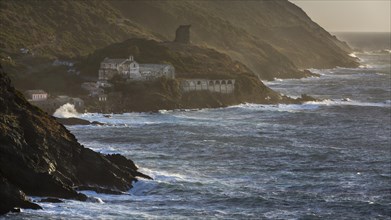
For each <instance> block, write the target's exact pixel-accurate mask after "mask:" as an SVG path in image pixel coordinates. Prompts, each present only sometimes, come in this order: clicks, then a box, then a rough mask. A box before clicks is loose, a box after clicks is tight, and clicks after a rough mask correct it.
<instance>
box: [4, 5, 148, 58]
mask: <svg viewBox="0 0 391 220" xmlns="http://www.w3.org/2000/svg"><path fill="white" fill-rule="evenodd" d="M0 20H1V23H0V24H1V28H2V31H1V32H0V42H1V47H2V48H6V49H11V50H19V48H23V47H24V48H29V49H31V50H32V51H33V52H34V53H35V54H39V55H43V56H60V57H75V56H82V55H86V54H88V53H90V52H92V51H93V50H94V49H96V48H99V47H103V46H106V45H108V44H110V43H113V42H118V41H122V40H124V39H127V38H129V37H135V36H137V37H146V38H151V37H152V38H153V35H152V34H150V33H149V32H148V31H146V30H145V29H143V28H141V27H140V26H138V25H136V24H134V23H133V22H131V21H129V20H126V19H123V18H122V16H121V15H120V13H118V11H117V10H115V9H113V8H112V7H111V6H110V5H109V4H108V3H107V2H104V1H99V2H98V1H50V0H48V1H35V0H32V1H27V0H26V1H22V0H20V1H8V0H5V1H0Z"/></svg>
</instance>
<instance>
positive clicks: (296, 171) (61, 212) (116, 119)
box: [6, 47, 391, 219]
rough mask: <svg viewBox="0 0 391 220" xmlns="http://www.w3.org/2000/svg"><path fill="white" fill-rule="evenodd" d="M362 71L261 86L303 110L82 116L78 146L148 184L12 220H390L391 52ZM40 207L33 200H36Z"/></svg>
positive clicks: (372, 58)
mask: <svg viewBox="0 0 391 220" xmlns="http://www.w3.org/2000/svg"><path fill="white" fill-rule="evenodd" d="M384 49H388V51H387V50H381V51H379V50H375V51H368V50H367V51H361V52H357V53H354V54H351V56H356V57H358V58H359V59H360V62H361V66H360V67H359V68H334V69H324V70H319V69H317V70H315V69H313V70H311V71H313V72H316V73H319V74H320V75H321V76H320V77H313V78H305V79H292V80H281V79H276V80H275V81H270V82H265V83H266V84H267V85H268V86H270V87H271V88H272V89H275V90H277V91H279V92H282V93H284V94H286V95H289V96H291V97H298V96H300V95H301V94H307V95H311V96H314V97H316V98H319V99H322V101H318V102H307V103H304V104H301V105H284V104H279V105H258V104H251V103H244V104H241V105H237V106H231V107H227V108H218V109H200V110H174V111H165V110H161V111H160V112H158V113H126V114H113V115H112V117H111V118H108V117H104V116H103V115H101V114H95V113H87V114H82V115H79V117H81V118H84V119H88V120H93V121H99V122H104V123H107V124H106V125H103V126H95V125H87V126H69V127H68V128H69V129H70V130H71V132H72V133H73V134H75V136H76V137H77V139H78V140H79V142H81V143H82V144H83V145H85V146H86V147H89V148H91V149H93V150H96V151H99V152H103V153H120V154H123V155H125V156H126V157H128V158H131V159H132V160H134V161H135V163H136V164H137V165H138V166H139V167H140V171H141V172H143V173H145V174H147V175H150V176H151V177H153V178H154V180H144V179H140V180H139V181H138V182H136V183H135V184H134V188H133V189H131V190H130V191H129V192H127V193H126V194H124V195H120V196H118V195H106V194H96V193H94V192H91V191H83V193H85V194H87V195H88V196H91V197H95V198H98V199H96V200H94V201H91V202H79V201H73V200H65V202H64V203H39V204H40V205H41V206H42V207H43V208H44V209H43V210H38V211H36V210H23V212H22V213H19V214H9V215H8V216H6V217H13V218H16V219H31V218H41V219H52V218H59V219H187V218H190V219H391V137H390V135H391V73H390V72H391V64H390V62H391V53H390V51H389V49H390V48H389V47H388V48H384ZM33 199H38V198H33Z"/></svg>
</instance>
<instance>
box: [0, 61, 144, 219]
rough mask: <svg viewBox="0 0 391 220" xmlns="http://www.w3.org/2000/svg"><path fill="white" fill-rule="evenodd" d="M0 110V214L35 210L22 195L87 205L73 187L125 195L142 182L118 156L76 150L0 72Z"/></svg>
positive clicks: (65, 134) (64, 133)
mask: <svg viewBox="0 0 391 220" xmlns="http://www.w3.org/2000/svg"><path fill="white" fill-rule="evenodd" d="M0 106H1V108H0V185H1V187H0V201H1V206H0V208H1V210H0V212H1V213H4V212H7V211H11V210H12V209H13V207H22V208H39V206H37V205H34V204H32V203H30V202H29V201H28V200H26V199H25V196H24V193H26V194H27V195H32V196H47V197H59V198H65V199H77V200H86V199H87V196H85V195H84V194H81V193H79V192H77V191H76V190H75V189H74V188H75V187H78V186H93V187H99V188H103V189H115V190H118V191H126V190H129V189H130V188H131V187H132V182H133V181H136V180H137V179H136V176H142V177H146V175H143V174H140V173H139V172H138V171H137V167H136V166H135V165H134V163H133V162H132V161H130V160H128V159H126V158H125V157H123V156H121V155H115V156H107V155H102V154H100V153H97V152H94V151H92V150H91V149H89V148H85V147H84V146H82V145H80V144H79V143H78V142H77V140H76V138H75V136H74V135H72V134H71V133H70V132H69V131H68V130H67V129H66V128H65V127H64V126H63V125H62V124H60V123H58V122H57V121H56V120H55V118H53V117H52V116H49V115H47V114H46V113H45V112H43V111H41V110H40V109H38V108H37V107H34V106H32V105H30V104H29V103H28V102H27V101H26V100H25V99H24V97H23V95H22V94H21V93H19V92H18V91H16V90H15V89H14V88H13V87H12V86H11V83H10V79H9V78H8V77H7V76H6V74H5V73H4V71H3V69H2V67H1V66H0ZM113 158H115V159H113ZM124 164H127V166H125V168H126V169H125V168H124ZM19 189H20V190H19ZM3 201H7V202H6V203H3Z"/></svg>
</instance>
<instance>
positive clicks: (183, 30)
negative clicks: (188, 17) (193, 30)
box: [174, 25, 191, 44]
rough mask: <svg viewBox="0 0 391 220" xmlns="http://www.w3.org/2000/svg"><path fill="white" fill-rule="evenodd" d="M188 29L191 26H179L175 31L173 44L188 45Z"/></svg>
mask: <svg viewBox="0 0 391 220" xmlns="http://www.w3.org/2000/svg"><path fill="white" fill-rule="evenodd" d="M190 27H191V25H180V26H179V27H178V28H177V29H176V32H175V40H174V42H176V43H182V44H190Z"/></svg>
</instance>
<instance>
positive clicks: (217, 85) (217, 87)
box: [181, 79, 235, 94]
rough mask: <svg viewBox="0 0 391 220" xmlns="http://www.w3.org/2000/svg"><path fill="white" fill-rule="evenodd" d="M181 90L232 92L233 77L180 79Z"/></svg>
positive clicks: (233, 85) (233, 86)
mask: <svg viewBox="0 0 391 220" xmlns="http://www.w3.org/2000/svg"><path fill="white" fill-rule="evenodd" d="M181 88H182V91H183V92H191V91H209V92H217V93H223V94H230V93H233V92H234V90H235V80H234V79H183V80H181Z"/></svg>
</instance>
